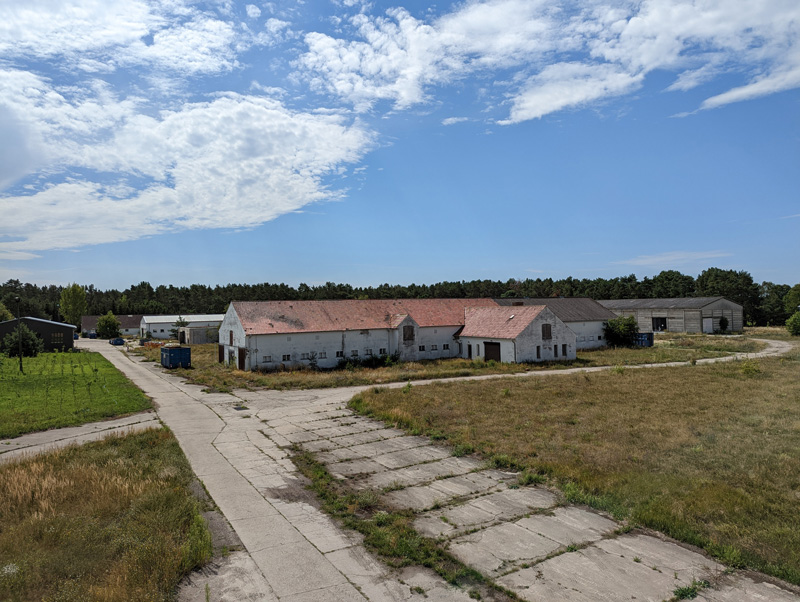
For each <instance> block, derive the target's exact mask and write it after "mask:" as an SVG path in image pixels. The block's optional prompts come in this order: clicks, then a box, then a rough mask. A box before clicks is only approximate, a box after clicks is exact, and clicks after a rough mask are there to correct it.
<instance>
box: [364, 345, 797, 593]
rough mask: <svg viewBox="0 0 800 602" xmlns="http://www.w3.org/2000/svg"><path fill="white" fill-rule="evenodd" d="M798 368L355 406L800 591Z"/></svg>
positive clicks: (565, 383)
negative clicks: (508, 466)
mask: <svg viewBox="0 0 800 602" xmlns="http://www.w3.org/2000/svg"><path fill="white" fill-rule="evenodd" d="M798 374H800V353H799V352H798V350H797V349H795V350H794V352H792V353H790V354H789V355H787V356H785V357H783V358H771V359H764V360H759V361H753V360H748V361H743V362H729V363H722V364H712V365H705V366H700V365H698V366H686V367H677V368H660V369H652V370H619V371H609V372H602V373H594V374H578V375H553V376H549V377H547V378H531V379H523V380H518V379H513V380H512V379H507V380H506V379H497V380H494V379H493V380H490V381H479V382H475V381H473V382H450V383H435V384H432V385H427V386H424V387H413V386H412V387H406V388H403V389H385V388H374V389H371V390H369V391H367V392H365V393H363V394H361V395H358V396H356V397H355V398H354V399H353V400H352V402H351V407H353V408H354V409H355V410H357V411H359V412H360V413H362V414H366V415H371V416H374V417H378V418H381V419H384V420H386V421H387V422H388V423H390V424H393V425H396V426H399V427H403V428H405V429H407V430H410V431H412V432H415V433H422V434H433V435H435V436H437V437H439V438H446V439H448V440H449V441H450V443H451V444H453V445H461V446H466V447H467V448H472V449H475V450H477V451H479V452H482V453H484V454H486V455H487V456H489V457H490V458H496V459H497V461H498V462H504V463H513V464H514V465H515V466H518V467H521V468H523V469H525V470H526V471H527V472H528V473H530V474H533V475H539V476H540V477H541V478H545V479H547V480H548V481H549V482H550V483H551V484H553V485H556V486H559V487H561V488H562V489H563V490H564V492H565V493H566V495H567V498H568V499H569V500H570V501H575V502H582V503H587V504H589V505H591V506H594V507H596V508H599V509H603V510H607V511H610V512H612V513H613V514H615V515H616V516H617V517H619V518H623V517H625V518H630V519H632V520H633V521H634V522H636V523H638V524H641V525H644V526H647V527H650V528H653V529H657V530H659V531H662V532H664V533H666V534H667V535H670V536H672V537H675V538H676V539H679V540H682V541H685V542H688V543H691V544H694V545H697V546H700V547H702V548H705V549H706V550H707V551H708V552H710V553H711V554H712V555H714V556H716V557H718V558H720V559H721V560H722V561H723V562H725V563H727V564H729V565H732V566H746V567H749V568H752V569H756V570H759V571H763V572H765V573H768V574H770V575H773V576H775V577H778V578H781V579H785V580H787V581H789V582H792V583H795V584H800V505H798V500H799V499H800V497H799V496H800V452H798V450H800V378H798Z"/></svg>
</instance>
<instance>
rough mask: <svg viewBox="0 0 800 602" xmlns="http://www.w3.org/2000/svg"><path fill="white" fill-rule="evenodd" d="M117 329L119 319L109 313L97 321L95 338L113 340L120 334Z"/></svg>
mask: <svg viewBox="0 0 800 602" xmlns="http://www.w3.org/2000/svg"><path fill="white" fill-rule="evenodd" d="M119 328H120V323H119V319H117V317H116V316H115V315H114V314H112V313H111V312H108V313H107V314H106V315H104V316H100V317H99V318H98V319H97V336H98V337H100V338H101V339H114V338H116V337H118V336H119V334H120V332H119Z"/></svg>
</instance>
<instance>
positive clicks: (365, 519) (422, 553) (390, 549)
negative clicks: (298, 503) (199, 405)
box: [292, 450, 509, 600]
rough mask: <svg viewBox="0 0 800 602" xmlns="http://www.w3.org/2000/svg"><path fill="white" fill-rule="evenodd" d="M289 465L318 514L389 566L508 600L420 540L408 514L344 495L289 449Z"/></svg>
mask: <svg viewBox="0 0 800 602" xmlns="http://www.w3.org/2000/svg"><path fill="white" fill-rule="evenodd" d="M292 461H293V462H294V463H295V465H296V466H297V468H298V470H300V472H302V473H303V474H304V475H305V476H306V477H307V478H308V479H309V480H310V481H311V484H310V489H311V490H312V491H314V493H316V495H317V497H318V498H319V500H320V501H321V503H322V509H323V510H324V511H325V512H326V513H328V514H330V515H331V516H333V517H335V518H337V519H338V520H339V521H341V523H342V524H343V525H344V526H345V527H347V528H348V529H353V530H355V531H358V532H359V533H361V534H362V535H363V536H364V545H365V546H366V547H367V548H368V549H369V550H370V551H371V552H373V553H375V554H377V555H379V556H380V557H381V558H382V559H383V561H384V562H386V563H387V564H388V565H390V566H393V567H404V566H411V565H416V566H424V567H427V568H430V569H433V570H434V571H436V573H438V574H439V575H440V576H441V577H443V578H444V579H445V580H446V581H447V582H448V583H450V584H452V585H456V586H459V587H461V588H464V589H470V588H471V589H472V590H473V591H475V592H478V591H479V590H483V591H484V592H486V591H487V590H488V589H492V591H493V594H494V596H495V597H497V598H498V599H501V600H506V599H509V598H508V597H507V596H506V595H505V594H503V593H502V592H500V590H495V589H493V586H492V585H491V584H490V583H488V582H486V581H485V579H484V578H483V576H482V575H481V574H480V573H479V572H477V571H475V570H474V569H471V568H469V567H468V566H466V565H464V564H463V563H461V562H460V561H459V560H457V559H455V558H454V557H453V556H451V555H450V554H448V553H447V552H446V551H445V550H444V549H443V548H441V547H440V546H439V545H438V544H437V542H436V541H434V540H433V539H429V538H427V537H423V536H421V535H420V534H419V533H417V532H416V531H415V530H414V528H413V527H412V522H413V520H414V513H413V512H412V511H411V510H403V511H398V510H392V509H388V508H384V507H383V506H382V504H381V499H380V498H381V494H380V493H379V492H376V491H371V490H366V491H359V492H352V491H349V490H348V489H347V488H346V487H345V485H344V484H343V483H341V482H339V481H337V480H336V479H334V478H333V477H332V476H331V474H330V473H329V472H328V471H327V469H326V468H325V465H324V464H322V463H321V462H318V461H317V460H316V459H315V458H314V455H313V454H311V453H309V452H306V451H301V450H295V452H294V453H293V455H292Z"/></svg>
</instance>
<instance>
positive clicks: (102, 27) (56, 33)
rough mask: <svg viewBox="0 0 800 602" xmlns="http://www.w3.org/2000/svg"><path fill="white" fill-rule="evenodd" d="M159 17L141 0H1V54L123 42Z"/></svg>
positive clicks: (64, 51)
mask: <svg viewBox="0 0 800 602" xmlns="http://www.w3.org/2000/svg"><path fill="white" fill-rule="evenodd" d="M161 23H162V19H161V18H160V17H159V16H158V15H156V14H154V13H153V12H152V11H151V9H150V6H149V5H148V3H147V2H143V1H141V0H71V1H70V2H56V1H53V0H26V1H25V2H3V3H0V55H2V56H4V57H9V56H20V55H28V54H33V55H35V56H42V57H47V56H54V55H62V54H71V53H80V52H87V51H91V50H98V49H102V48H109V47H117V46H125V45H127V44H130V43H132V42H134V41H136V40H138V39H139V38H141V37H142V36H144V35H146V34H147V33H149V32H150V31H151V29H153V28H156V27H159V26H160V24H161Z"/></svg>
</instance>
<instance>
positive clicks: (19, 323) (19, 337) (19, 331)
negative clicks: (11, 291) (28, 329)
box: [16, 297, 25, 374]
mask: <svg viewBox="0 0 800 602" xmlns="http://www.w3.org/2000/svg"><path fill="white" fill-rule="evenodd" d="M16 299H17V342H18V343H19V371H20V373H21V374H25V371H24V370H23V369H22V316H20V313H19V297H17V298H16Z"/></svg>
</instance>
